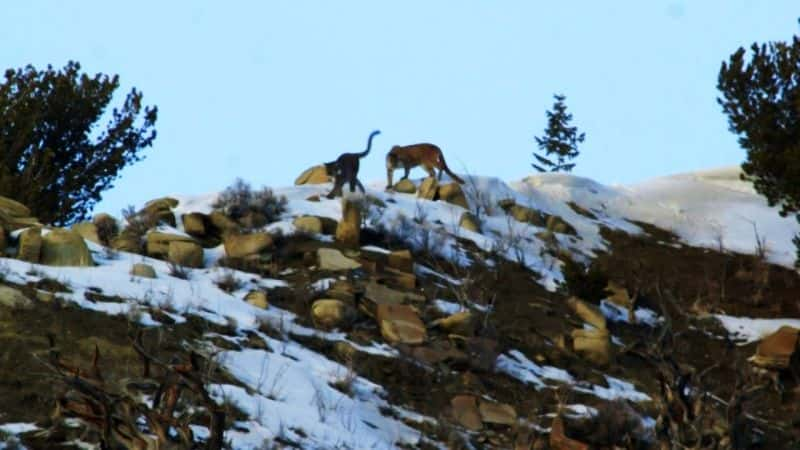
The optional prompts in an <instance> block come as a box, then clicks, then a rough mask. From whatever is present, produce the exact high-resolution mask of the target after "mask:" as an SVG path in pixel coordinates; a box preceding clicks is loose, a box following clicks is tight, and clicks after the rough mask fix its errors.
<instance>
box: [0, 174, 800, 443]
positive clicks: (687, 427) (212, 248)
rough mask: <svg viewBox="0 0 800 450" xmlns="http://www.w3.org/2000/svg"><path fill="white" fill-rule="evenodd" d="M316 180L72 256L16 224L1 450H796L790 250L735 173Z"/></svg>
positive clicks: (2, 220) (165, 205)
mask: <svg viewBox="0 0 800 450" xmlns="http://www.w3.org/2000/svg"><path fill="white" fill-rule="evenodd" d="M320 170H322V169H320V168H316V169H312V170H311V171H310V172H309V173H307V174H305V175H304V176H303V177H301V178H300V179H298V181H300V182H302V183H301V184H299V185H296V186H293V187H288V188H276V189H275V190H274V197H273V196H269V195H266V194H263V195H261V196H255V198H257V201H256V200H253V201H252V202H251V203H247V204H238V203H236V202H227V203H225V204H216V202H217V200H218V198H219V195H218V194H216V193H214V194H209V195H204V196H180V195H178V196H174V197H165V198H162V199H157V200H154V201H152V202H149V203H148V204H146V205H143V206H142V208H141V209H140V210H139V211H128V212H126V214H125V216H126V217H125V218H111V217H109V216H103V215H100V216H98V217H97V218H96V219H95V220H94V221H93V222H90V223H83V224H77V225H75V226H73V231H71V232H70V231H65V230H59V229H50V228H49V227H46V226H43V225H41V224H38V222H37V220H36V219H35V218H31V217H29V216H30V213H29V212H27V210H26V208H25V207H24V206H23V205H19V204H16V203H14V202H12V201H9V200H6V199H0V225H2V228H3V230H4V231H3V232H2V235H3V237H4V239H3V240H2V247H3V248H4V249H5V255H6V257H5V258H2V259H1V260H0V261H2V262H0V274H2V286H0V340H2V348H3V353H2V355H3V357H2V358H1V359H0V375H2V376H0V398H2V399H3V401H2V402H0V423H2V424H3V425H0V430H2V432H3V433H5V434H6V435H7V436H6V438H5V439H6V441H5V444H3V443H0V448H13V446H15V445H24V446H25V447H27V448H31V449H39V448H42V449H45V448H56V447H57V448H64V447H63V446H64V445H66V448H70V447H74V448H78V447H83V448H85V447H92V446H95V447H97V448H100V447H99V446H100V445H101V443H103V442H105V443H106V444H107V445H108V446H109V447H108V448H233V449H266V448H303V449H316V448H319V449H328V448H351V449H363V448H387V449H388V448H515V449H527V448H553V449H572V448H590V447H591V448H614V446H616V448H620V447H622V448H658V447H659V446H660V445H662V444H664V443H670V444H671V445H675V446H678V445H685V446H693V447H696V448H731V447H733V448H796V447H792V446H797V445H800V434H798V432H797V429H798V428H800V411H799V410H798V406H797V405H798V404H800V402H798V400H800V384H799V383H798V380H800V365H798V360H800V352H798V351H797V350H796V348H797V331H796V329H797V328H800V297H798V296H797V292H800V277H799V276H798V274H797V273H796V272H795V271H794V270H793V269H791V266H792V264H793V262H794V259H793V255H794V247H793V246H792V245H791V238H792V236H794V234H796V233H798V232H800V226H798V224H797V223H796V222H795V221H793V220H792V219H784V218H781V217H780V216H779V215H778V214H777V210H776V209H774V208H770V207H768V206H767V205H766V202H765V201H764V200H763V199H761V197H759V196H758V195H756V194H755V193H754V192H753V191H752V187H751V186H750V185H749V184H747V183H746V182H742V181H739V179H738V172H737V170H736V169H720V170H715V171H708V172H699V173H694V174H685V175H676V176H671V177H664V178H660V179H656V180H653V181H651V182H647V183H642V184H640V185H635V186H624V187H619V186H603V185H600V184H598V183H596V182H593V181H591V180H588V179H583V178H579V177H574V176H569V175H562V174H543V175H536V176H531V177H528V178H526V179H524V180H522V181H520V182H518V183H512V184H506V183H505V182H503V181H501V180H498V179H495V178H489V177H468V179H467V183H466V184H465V185H463V186H458V185H456V184H452V183H448V182H446V181H444V182H442V183H441V184H438V183H435V182H433V180H418V181H415V182H405V183H403V184H401V185H399V186H398V187H397V189H398V192H385V191H383V189H382V184H378V183H376V184H374V185H372V186H371V188H369V189H368V190H367V193H366V195H348V196H347V197H346V198H345V199H344V200H343V199H333V200H328V199H326V198H325V196H324V195H325V194H326V193H327V192H328V191H329V190H330V188H331V185H330V183H328V182H327V181H328V179H327V177H326V175H325V174H324V173H320ZM323 172H324V170H323ZM309 181H310V182H316V183H317V184H313V183H309ZM400 191H403V192H405V193H401V192H400ZM280 196H285V197H286V200H287V201H286V205H285V210H283V211H280V212H279V214H277V215H275V217H271V215H272V213H273V212H275V206H276V205H279V204H280V201H279V200H278V198H279V197H280ZM245 203H246V202H245ZM253 204H257V205H258V207H257V208H255V209H248V208H250V206H249V205H253ZM267 211H270V212H269V213H267ZM782 326H787V327H784V328H781V327H782ZM792 327H795V328H792ZM776 332H778V333H777V334H773V333H776ZM20 442H21V444H20ZM4 446H5V447H4ZM661 448H668V447H661ZM675 448H680V447H675Z"/></svg>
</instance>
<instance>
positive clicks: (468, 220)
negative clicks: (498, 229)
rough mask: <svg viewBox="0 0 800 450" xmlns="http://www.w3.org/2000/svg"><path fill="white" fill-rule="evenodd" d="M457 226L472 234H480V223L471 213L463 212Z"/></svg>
mask: <svg viewBox="0 0 800 450" xmlns="http://www.w3.org/2000/svg"><path fill="white" fill-rule="evenodd" d="M458 226H460V227H461V228H463V229H465V230H467V231H472V232H473V233H480V232H481V222H480V220H478V218H477V217H475V215H474V214H472V213H471V212H465V213H464V214H461V219H460V220H459V221H458Z"/></svg>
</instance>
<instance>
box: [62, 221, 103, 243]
mask: <svg viewBox="0 0 800 450" xmlns="http://www.w3.org/2000/svg"><path fill="white" fill-rule="evenodd" d="M70 229H71V230H72V231H74V232H76V233H78V234H79V235H80V236H81V237H82V238H84V239H86V240H87V241H91V242H94V243H95V244H102V242H100V234H99V233H98V232H97V225H95V224H94V222H78V223H76V224H74V225H72V227H70Z"/></svg>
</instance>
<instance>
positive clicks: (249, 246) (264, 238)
mask: <svg viewBox="0 0 800 450" xmlns="http://www.w3.org/2000/svg"><path fill="white" fill-rule="evenodd" d="M223 244H224V246H225V254H226V255H227V256H228V258H245V257H248V256H252V255H257V254H259V253H261V252H263V251H265V250H269V249H270V248H272V245H273V240H272V236H270V235H269V233H265V232H257V233H250V234H228V235H227V236H225V238H224V239H223Z"/></svg>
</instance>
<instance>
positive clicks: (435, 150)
mask: <svg viewBox="0 0 800 450" xmlns="http://www.w3.org/2000/svg"><path fill="white" fill-rule="evenodd" d="M417 166H422V168H423V169H425V171H426V172H428V175H430V176H431V177H436V176H437V175H436V170H435V169H439V175H438V178H439V179H441V178H442V172H446V173H447V174H448V175H450V177H451V178H452V179H453V180H455V181H456V182H458V183H460V184H464V180H462V179H461V178H459V177H458V176H457V175H456V174H454V173H453V172H452V171H450V168H449V167H447V163H446V162H445V160H444V156H443V155H442V150H441V149H440V148H439V147H437V146H435V145H433V144H427V143H423V144H413V145H406V146H400V145H395V146H394V147H392V149H391V150H389V154H387V155H386V181H387V184H386V189H390V188H391V187H392V186H393V184H392V175H393V173H394V171H395V169H400V168H402V169H403V170H405V174H404V175H403V178H402V179H403V180H404V179H406V178H408V174H409V172H411V169H413V168H414V167H417Z"/></svg>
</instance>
